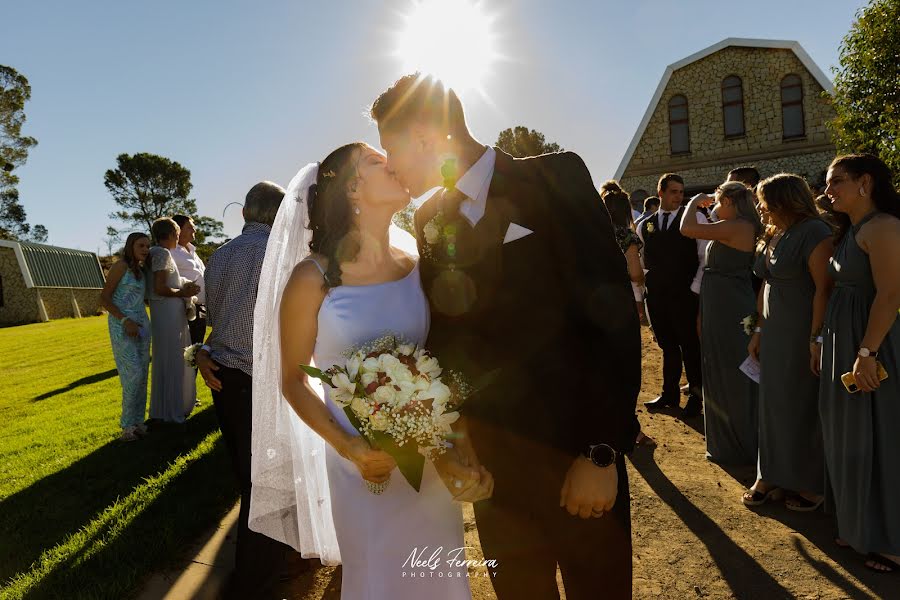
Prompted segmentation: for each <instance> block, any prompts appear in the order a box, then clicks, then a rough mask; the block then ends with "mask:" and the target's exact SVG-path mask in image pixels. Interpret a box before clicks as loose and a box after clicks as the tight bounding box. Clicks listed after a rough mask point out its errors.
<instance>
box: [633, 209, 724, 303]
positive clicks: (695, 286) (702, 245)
mask: <svg viewBox="0 0 900 600" xmlns="http://www.w3.org/2000/svg"><path fill="white" fill-rule="evenodd" d="M677 213H678V211H677V210H673V211H666V210H663V209H662V208H660V209H659V210H657V211H656V225H657V227H659V228H660V229H662V226H663V215H669V226H668V227H667V228H666V229H667V230H668V229H671V228H672V227H681V223H675V215H676V214H677ZM647 218H648V219H652V218H653V217H652V216H650V217H647ZM697 222H698V223H701V224H703V225H706V224H707V223H709V220H708V219H707V218H706V215H704V214H703V213H702V212H698V213H697ZM637 234H638V237H639V238H641V241H642V242H643V241H644V236H643V234H641V228H640V227H638V228H637ZM707 245H709V240H697V258H699V259H700V265H699V266H698V267H697V273H696V275H694V281H693V282H692V283H691V291H692V292H694V293H695V294H699V293H700V284H701V283H702V282H703V269H705V268H706V246H707ZM643 262H644V255H643V254H641V264H643ZM646 272H647V269H644V273H646Z"/></svg>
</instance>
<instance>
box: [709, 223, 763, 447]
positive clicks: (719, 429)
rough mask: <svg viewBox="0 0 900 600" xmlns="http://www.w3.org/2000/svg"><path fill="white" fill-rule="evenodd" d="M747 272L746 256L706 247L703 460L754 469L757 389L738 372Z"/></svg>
mask: <svg viewBox="0 0 900 600" xmlns="http://www.w3.org/2000/svg"><path fill="white" fill-rule="evenodd" d="M752 266H753V252H752V251H749V252H744V251H741V250H737V249H736V248H732V247H731V246H726V245H725V244H723V243H721V242H717V241H712V242H710V243H709V245H707V247H706V268H705V270H704V272H703V282H702V285H701V287H700V322H701V330H700V333H701V340H700V341H701V345H702V348H703V354H702V357H701V359H702V367H703V414H704V420H705V424H706V457H707V458H708V459H709V460H711V461H713V462H716V463H720V464H726V465H752V464H754V463H756V454H757V396H758V393H759V389H758V388H759V386H757V384H756V382H755V381H753V380H752V379H750V378H749V377H747V375H745V374H744V373H743V372H742V371H741V370H740V369H739V368H738V367H740V365H741V363H743V362H744V360H745V359H746V358H747V345H748V343H749V342H750V337H749V336H748V335H747V334H746V333H745V332H744V327H743V325H742V324H741V320H742V319H743V318H744V317H746V316H747V315H750V314H753V313H754V312H756V299H755V298H754V295H753V284H752V283H751V281H750V269H751V267H752Z"/></svg>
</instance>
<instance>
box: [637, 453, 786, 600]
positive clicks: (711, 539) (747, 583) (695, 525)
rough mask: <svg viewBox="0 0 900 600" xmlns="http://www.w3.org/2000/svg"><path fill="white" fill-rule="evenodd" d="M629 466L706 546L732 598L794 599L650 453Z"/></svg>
mask: <svg viewBox="0 0 900 600" xmlns="http://www.w3.org/2000/svg"><path fill="white" fill-rule="evenodd" d="M631 464H632V465H633V466H634V468H635V469H636V470H637V472H638V473H640V474H641V476H642V477H643V478H644V481H646V482H647V485H649V486H650V488H651V489H652V490H653V491H654V492H655V493H656V495H657V496H659V498H660V499H661V500H662V501H663V502H665V503H666V504H668V505H669V506H670V507H671V508H672V510H673V511H674V512H675V514H676V515H677V516H678V518H680V519H681V520H682V522H684V524H685V525H686V526H687V528H688V529H690V530H691V533H693V534H694V535H695V536H696V537H697V539H699V540H700V541H702V542H703V543H704V544H705V545H706V547H707V550H708V551H709V555H710V557H711V558H712V559H713V560H714V561H715V563H716V566H717V567H718V568H719V571H720V572H721V573H722V577H723V578H724V579H725V581H726V582H727V583H728V585H729V587H730V588H731V591H732V593H733V594H734V596H735V597H737V598H767V599H770V600H774V599H776V598H778V599H780V598H785V599H788V598H792V597H793V596H792V595H791V593H790V592H789V591H788V590H786V589H785V588H784V587H783V586H782V585H781V584H780V583H778V582H777V581H776V580H775V579H774V578H773V577H772V576H771V575H770V574H769V573H768V572H767V571H766V570H765V569H764V568H763V567H762V565H760V564H759V563H758V562H756V559H754V558H753V557H752V556H750V555H749V554H747V552H745V551H744V549H743V548H741V547H740V546H738V545H737V544H735V543H734V541H733V540H732V539H731V538H730V537H728V534H726V533H725V532H724V531H722V529H721V528H720V527H719V526H718V525H717V524H716V522H715V521H713V520H712V519H711V518H709V517H708V516H707V515H706V513H704V512H703V511H702V510H700V509H699V508H697V507H696V506H695V505H694V504H693V503H692V502H691V501H690V500H689V499H688V498H687V497H686V496H685V495H684V494H682V493H681V491H680V490H679V489H678V488H677V487H676V486H675V484H673V483H672V482H671V481H670V480H669V478H668V477H666V475H665V473H663V472H662V470H661V469H660V468H659V465H657V464H656V461H655V460H654V458H653V454H652V453H650V452H647V453H640V454H638V453H635V455H634V456H632V457H631Z"/></svg>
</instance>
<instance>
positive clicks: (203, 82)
mask: <svg viewBox="0 0 900 600" xmlns="http://www.w3.org/2000/svg"><path fill="white" fill-rule="evenodd" d="M864 4H866V2H865V0H757V1H755V2H752V3H751V2H746V1H741V2H737V1H730V0H718V1H711V0H679V1H674V0H628V1H627V2H625V1H619V0H616V1H609V0H595V1H587V0H586V1H568V0H561V1H559V2H548V1H546V0H492V1H486V2H482V5H483V7H484V10H485V12H487V13H489V14H491V15H494V16H495V20H494V22H493V28H494V31H495V33H496V36H497V50H498V52H499V53H500V54H502V55H503V56H504V57H505V58H503V59H501V60H500V61H498V62H497V63H496V64H494V66H493V67H492V69H491V76H490V77H489V78H488V80H487V81H486V82H485V83H484V85H483V88H484V91H485V93H486V94H487V96H488V97H489V101H486V100H485V99H483V98H481V97H480V96H479V95H478V94H475V93H470V94H467V95H463V101H464V102H465V104H466V110H467V116H468V120H469V125H470V127H471V129H472V131H473V133H474V134H475V136H476V137H477V138H478V139H480V140H481V141H483V142H486V143H493V142H495V141H496V138H497V134H498V133H499V132H500V131H501V130H503V129H505V128H507V127H511V126H515V125H526V126H528V127H530V128H534V129H538V130H540V131H541V132H543V133H544V134H545V135H546V136H547V138H548V139H549V140H551V141H555V142H557V143H559V144H560V145H561V146H563V147H564V148H566V149H568V150H574V151H576V152H578V153H579V154H581V156H582V157H583V158H584V159H585V161H586V162H587V164H588V166H589V168H590V170H591V173H592V175H593V178H594V181H595V183H597V184H599V183H600V182H601V181H602V180H603V179H605V178H607V177H610V176H612V173H613V171H614V170H615V168H616V166H618V163H619V161H620V160H621V158H622V155H623V154H624V152H625V149H626V148H627V146H628V143H629V142H630V141H631V137H632V136H633V134H634V131H635V129H636V128H637V125H638V123H639V122H640V119H641V117H642V116H643V113H644V111H645V109H646V107H647V103H648V102H649V100H650V97H651V95H652V94H653V91H654V90H655V88H656V86H657V84H658V82H659V79H660V77H661V76H662V73H663V70H664V69H665V67H666V66H667V65H668V64H670V63H673V62H675V61H677V60H679V59H681V58H683V57H685V56H688V55H690V54H692V53H694V52H696V51H698V50H701V49H703V48H705V47H707V46H709V45H712V44H714V43H716V42H718V41H720V40H721V39H723V38H726V37H752V38H771V39H790V40H797V41H799V42H800V44H801V45H802V46H803V47H804V48H805V50H806V51H807V52H808V53H809V54H810V56H811V57H812V58H813V60H814V61H816V63H818V65H819V66H820V67H821V68H822V70H823V71H825V72H826V73H827V74H829V76H830V75H831V67H832V66H833V65H835V64H837V60H838V47H839V44H840V41H841V38H842V37H843V36H844V35H845V34H846V32H847V30H848V29H849V28H850V26H851V23H852V21H853V16H854V14H855V13H856V11H857V9H858V8H860V7H861V6H863V5H864ZM447 5H448V6H452V5H453V2H451V1H448V2H447ZM411 6H412V0H384V1H376V0H355V1H352V2H351V1H349V0H332V1H331V2H305V1H297V0H294V1H288V0H279V1H275V0H271V1H265V2H252V3H251V2H248V1H245V2H238V1H233V0H220V1H216V2H212V1H209V0H193V1H191V2H184V1H180V2H176V1H170V0H158V1H156V2H122V1H121V0H119V1H106V0H104V1H100V0H85V1H84V2H66V1H55V2H51V1H43V0H30V1H28V2H16V3H5V6H4V7H3V8H2V21H0V63H2V64H6V65H9V66H12V67H14V68H16V69H18V70H19V71H20V72H22V73H23V74H24V75H25V76H26V77H28V79H29V81H30V82H31V86H32V100H31V102H29V103H28V105H27V106H26V114H27V116H28V122H27V124H26V127H25V132H27V134H29V135H32V136H34V137H36V138H37V139H38V143H39V145H38V146H37V147H36V148H35V149H34V150H33V151H32V152H31V155H30V157H29V160H28V163H27V164H26V165H25V167H23V168H21V169H19V170H18V171H17V173H18V175H19V176H20V178H21V184H20V186H19V190H20V194H21V200H22V202H23V204H24V205H25V208H26V210H27V211H28V217H29V221H30V222H31V223H32V224H35V223H41V224H43V225H45V226H46V227H47V228H48V230H49V231H50V243H52V244H55V245H60V246H68V247H73V248H81V249H85V250H93V251H97V250H98V249H100V248H103V252H104V253H105V247H104V244H103V243H102V241H101V240H102V237H103V235H104V232H105V230H106V226H107V225H110V224H113V225H115V222H113V221H111V220H110V219H109V218H108V214H109V213H110V212H112V211H113V210H114V205H113V201H112V199H111V198H110V196H109V194H108V193H107V191H106V188H105V187H104V186H103V174H104V172H105V171H106V170H107V169H109V168H112V167H114V166H115V157H116V156H117V155H118V154H120V153H122V152H126V153H129V154H131V153H135V152H153V153H157V154H162V155H165V156H167V157H169V158H172V159H173V160H177V161H179V162H180V163H182V164H183V165H185V166H186V167H187V168H189V169H190V170H191V173H192V181H193V184H194V191H193V197H194V198H196V200H197V204H198V207H199V211H200V214H203V215H209V216H213V217H215V218H218V219H220V220H224V222H225V230H226V233H228V234H229V235H231V236H234V235H236V234H237V233H239V232H240V227H241V225H242V219H241V216H240V211H239V209H238V207H231V208H229V209H228V211H227V212H226V213H225V217H224V219H223V217H222V210H223V208H224V207H225V206H226V205H227V204H228V203H229V202H235V201H237V202H240V201H242V200H243V197H244V195H245V193H246V192H247V190H248V189H249V188H250V187H251V186H252V185H253V184H254V183H256V182H257V181H260V180H263V179H270V180H273V181H276V182H278V183H280V184H282V185H286V184H287V182H288V181H289V180H290V178H291V176H292V175H293V174H294V173H295V172H296V171H297V169H298V168H299V167H301V166H302V165H304V164H306V163H307V162H311V161H315V160H320V159H321V158H323V157H324V156H325V154H327V153H328V151H329V150H331V149H333V148H335V147H337V146H339V145H341V144H343V143H346V142H348V141H351V140H357V139H361V140H364V141H367V142H369V143H371V144H373V145H374V146H376V147H377V146H378V137H377V133H376V130H375V128H374V126H373V125H372V124H371V123H369V122H368V120H367V119H366V118H365V116H364V111H365V109H366V107H367V106H368V105H369V104H370V103H371V101H372V100H373V99H374V98H375V97H376V96H377V95H378V93H379V92H381V91H382V90H383V89H384V88H385V87H386V86H387V85H388V84H389V83H390V82H391V81H393V80H394V79H396V78H397V77H398V76H399V75H401V74H402V72H401V64H400V61H399V59H398V58H397V57H396V56H394V55H393V52H394V49H395V48H396V46H397V41H396V35H397V32H398V31H399V30H400V29H401V24H402V15H404V14H406V13H408V12H409V11H410V8H411ZM448 10H449V9H448ZM454 43H460V42H459V41H458V40H453V39H452V38H451V39H448V40H447V44H448V45H452V44H454ZM463 43H464V41H463Z"/></svg>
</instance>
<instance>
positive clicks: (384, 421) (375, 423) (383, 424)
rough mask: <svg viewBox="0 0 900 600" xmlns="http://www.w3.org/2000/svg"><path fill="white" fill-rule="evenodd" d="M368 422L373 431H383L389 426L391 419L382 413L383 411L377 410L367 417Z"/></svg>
mask: <svg viewBox="0 0 900 600" xmlns="http://www.w3.org/2000/svg"><path fill="white" fill-rule="evenodd" d="M369 424H370V425H371V426H372V429H374V430H375V431H384V430H386V429H387V428H388V427H390V425H391V421H390V419H388V418H387V417H386V416H385V415H384V413H381V412H377V413H375V414H373V415H372V416H371V417H369Z"/></svg>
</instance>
